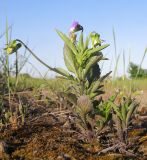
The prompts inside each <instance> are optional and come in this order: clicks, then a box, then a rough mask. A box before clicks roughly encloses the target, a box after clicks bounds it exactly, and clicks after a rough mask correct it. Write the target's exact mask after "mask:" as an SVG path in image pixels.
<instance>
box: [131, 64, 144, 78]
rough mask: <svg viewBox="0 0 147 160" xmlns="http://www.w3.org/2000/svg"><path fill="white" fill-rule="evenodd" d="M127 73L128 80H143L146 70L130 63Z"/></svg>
mask: <svg viewBox="0 0 147 160" xmlns="http://www.w3.org/2000/svg"><path fill="white" fill-rule="evenodd" d="M128 73H129V74H130V78H135V77H137V78H145V77H147V69H143V68H140V67H139V66H138V65H137V64H135V63H133V62H130V63H129V69H128Z"/></svg>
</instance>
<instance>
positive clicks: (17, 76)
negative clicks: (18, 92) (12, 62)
mask: <svg viewBox="0 0 147 160" xmlns="http://www.w3.org/2000/svg"><path fill="white" fill-rule="evenodd" d="M15 54H16V75H15V76H16V83H15V86H17V83H18V53H17V51H16V52H15Z"/></svg>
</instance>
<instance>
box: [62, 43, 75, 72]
mask: <svg viewBox="0 0 147 160" xmlns="http://www.w3.org/2000/svg"><path fill="white" fill-rule="evenodd" d="M64 62H65V65H66V67H67V69H68V70H69V71H70V72H73V73H75V74H76V72H77V66H76V63H77V62H76V59H75V55H74V54H73V52H72V50H71V49H70V48H69V47H68V46H67V45H66V44H65V45H64Z"/></svg>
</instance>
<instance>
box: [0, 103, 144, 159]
mask: <svg viewBox="0 0 147 160" xmlns="http://www.w3.org/2000/svg"><path fill="white" fill-rule="evenodd" d="M60 109H61V108H55V105H54V104H52V105H51V107H49V106H47V104H46V103H44V102H41V103H40V102H39V101H38V102H37V103H34V104H33V105H31V107H29V110H28V113H27V116H26V119H25V123H24V124H19V123H18V122H17V125H16V124H14V125H13V126H8V127H7V128H5V129H2V130H1V131H0V158H1V159H2V160H3V159H4V160H115V159H120V160H121V159H124V157H123V156H122V155H121V154H119V153H117V152H116V153H111V152H110V153H109V154H107V155H103V154H102V155H98V154H97V151H99V150H101V149H102V147H103V146H101V145H98V146H97V148H96V149H95V151H96V152H92V151H90V152H89V150H88V149H87V148H88V147H86V149H85V148H84V146H85V145H86V144H84V143H83V142H82V141H79V140H78V138H77V134H76V133H74V132H70V131H69V130H68V129H67V128H66V125H68V124H67V121H66V116H69V113H68V112H67V110H66V109H65V108H64V110H62V111H61V110H60ZM66 112H67V114H66ZM54 113H56V114H54ZM58 113H59V114H58ZM61 113H64V114H63V115H65V116H60V115H61ZM18 124H19V125H18ZM142 136H143V137H144V138H145V139H146V140H143V143H142V144H141V145H140V147H139V150H140V153H141V154H142V155H143V157H141V158H137V159H140V160H143V159H144V160H145V159H147V150H146V148H147V133H145V132H144V134H142ZM135 159H136V158H135Z"/></svg>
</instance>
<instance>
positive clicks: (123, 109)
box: [121, 104, 127, 122]
mask: <svg viewBox="0 0 147 160" xmlns="http://www.w3.org/2000/svg"><path fill="white" fill-rule="evenodd" d="M121 115H122V118H123V121H124V122H125V121H126V116H127V110H126V106H125V104H124V105H122V106H121Z"/></svg>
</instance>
